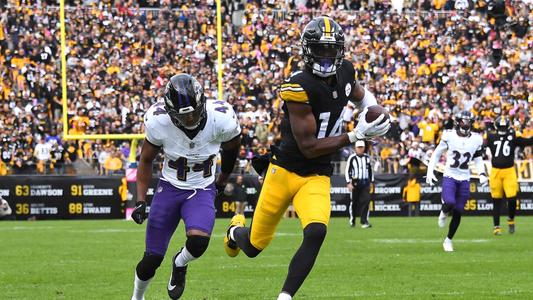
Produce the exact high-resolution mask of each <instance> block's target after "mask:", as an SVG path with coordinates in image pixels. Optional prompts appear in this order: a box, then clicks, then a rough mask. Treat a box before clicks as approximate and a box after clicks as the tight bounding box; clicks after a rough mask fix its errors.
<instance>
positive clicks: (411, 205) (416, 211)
mask: <svg viewBox="0 0 533 300" xmlns="http://www.w3.org/2000/svg"><path fill="white" fill-rule="evenodd" d="M407 209H408V213H407V215H408V216H409V217H418V216H419V215H420V202H407Z"/></svg>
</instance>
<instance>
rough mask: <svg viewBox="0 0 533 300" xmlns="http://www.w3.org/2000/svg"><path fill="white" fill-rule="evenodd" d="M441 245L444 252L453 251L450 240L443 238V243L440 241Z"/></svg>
mask: <svg viewBox="0 0 533 300" xmlns="http://www.w3.org/2000/svg"><path fill="white" fill-rule="evenodd" d="M442 247H443V248H444V251H445V252H453V244H452V240H450V239H449V238H445V239H444V243H442Z"/></svg>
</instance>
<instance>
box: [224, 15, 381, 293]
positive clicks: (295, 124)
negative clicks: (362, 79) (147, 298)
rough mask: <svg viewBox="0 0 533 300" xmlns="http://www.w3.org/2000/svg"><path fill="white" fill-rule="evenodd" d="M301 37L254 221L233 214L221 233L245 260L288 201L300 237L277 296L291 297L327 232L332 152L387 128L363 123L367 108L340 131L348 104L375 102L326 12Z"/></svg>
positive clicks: (269, 235) (265, 239) (269, 234)
mask: <svg viewBox="0 0 533 300" xmlns="http://www.w3.org/2000/svg"><path fill="white" fill-rule="evenodd" d="M301 42H302V50H303V60H304V62H305V68H304V69H303V70H301V71H297V72H295V73H293V74H292V75H291V76H290V78H289V79H287V80H286V82H285V83H284V84H282V85H281V88H280V96H281V99H282V100H283V101H284V104H283V111H284V117H283V120H282V123H281V136H282V137H281V144H280V146H279V148H272V149H271V150H272V158H271V161H270V164H269V165H268V170H267V172H266V175H265V178H264V183H263V188H262V190H261V194H260V196H259V200H258V203H257V207H256V209H255V212H254V216H253V222H252V225H251V227H244V225H245V220H244V216H243V215H236V216H234V217H233V219H232V220H231V223H230V226H229V228H228V230H227V234H226V237H225V238H224V248H225V250H226V253H227V254H228V255H229V256H232V257H233V256H236V255H237V254H238V253H239V250H240V249H242V250H243V252H244V253H245V254H246V255H247V256H249V257H255V256H257V255H258V254H259V253H260V252H261V251H262V250H263V249H265V248H266V247H267V246H268V244H269V243H270V241H271V240H272V239H273V237H274V232H275V230H276V226H277V225H278V223H279V221H280V219H281V217H282V215H283V213H284V212H285V210H286V209H287V207H288V206H289V204H290V203H291V202H292V204H293V206H294V209H295V211H296V213H297V214H298V217H299V218H300V222H301V225H302V228H303V241H302V244H301V246H300V248H299V249H298V251H297V252H296V254H295V255H294V257H293V258H292V261H291V263H290V265H289V272H288V275H287V277H286V280H285V284H284V285H283V288H282V289H281V292H280V294H279V296H278V299H292V296H294V294H295V293H296V292H297V291H298V289H299V288H300V286H301V285H302V283H303V282H304V280H305V278H306V277H307V275H308V274H309V272H310V271H311V268H312V267H313V264H314V262H315V259H316V257H317V255H318V252H319V250H320V247H321V245H322V242H323V241H324V238H325V236H326V229H327V224H328V222H329V216H330V210H331V207H330V176H331V174H332V171H333V168H332V166H331V158H332V154H333V153H334V152H335V151H337V150H338V149H340V148H342V147H344V146H347V145H349V144H353V143H355V142H356V141H357V140H366V139H370V138H373V137H376V136H381V135H383V134H385V133H386V132H387V130H388V129H389V127H390V124H389V120H388V119H386V120H385V121H384V120H383V119H384V116H383V115H381V116H379V117H378V118H377V119H376V120H374V121H372V122H370V123H368V122H366V120H365V116H366V112H367V109H363V110H362V112H361V114H360V115H359V122H358V124H357V126H356V127H355V129H354V130H353V131H351V132H348V133H342V121H343V120H342V115H343V110H344V109H345V107H346V104H347V103H348V101H353V102H354V103H357V105H358V106H360V108H365V107H367V106H370V105H375V104H376V99H375V97H374V95H373V94H372V93H371V92H369V91H368V90H367V89H365V88H363V87H362V86H361V85H359V84H358V83H357V82H356V81H355V70H354V67H353V65H352V63H350V62H348V61H346V60H344V34H343V31H342V28H341V27H340V26H339V25H338V24H337V23H336V22H335V21H333V20H332V19H331V18H329V17H318V18H315V19H313V20H311V22H309V24H307V26H306V27H305V29H304V30H303V34H302V38H301ZM258 173H259V174H261V173H262V172H261V170H258Z"/></svg>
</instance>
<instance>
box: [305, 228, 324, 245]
mask: <svg viewBox="0 0 533 300" xmlns="http://www.w3.org/2000/svg"><path fill="white" fill-rule="evenodd" d="M327 231H328V230H327V226H326V225H325V224H322V223H311V224H309V225H307V226H306V227H305V229H304V241H306V242H312V243H318V244H319V245H320V244H322V242H323V241H324V239H325V238H326V233H327Z"/></svg>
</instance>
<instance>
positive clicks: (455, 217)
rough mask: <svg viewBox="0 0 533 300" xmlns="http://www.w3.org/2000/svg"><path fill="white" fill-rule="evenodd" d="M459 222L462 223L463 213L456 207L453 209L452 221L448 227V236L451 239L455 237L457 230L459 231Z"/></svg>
mask: <svg viewBox="0 0 533 300" xmlns="http://www.w3.org/2000/svg"><path fill="white" fill-rule="evenodd" d="M459 224H461V213H460V212H459V211H458V210H456V209H454V210H453V217H452V220H451V221H450V227H449V229H448V238H449V239H450V240H451V239H453V236H454V235H455V232H456V231H457V228H459Z"/></svg>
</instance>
